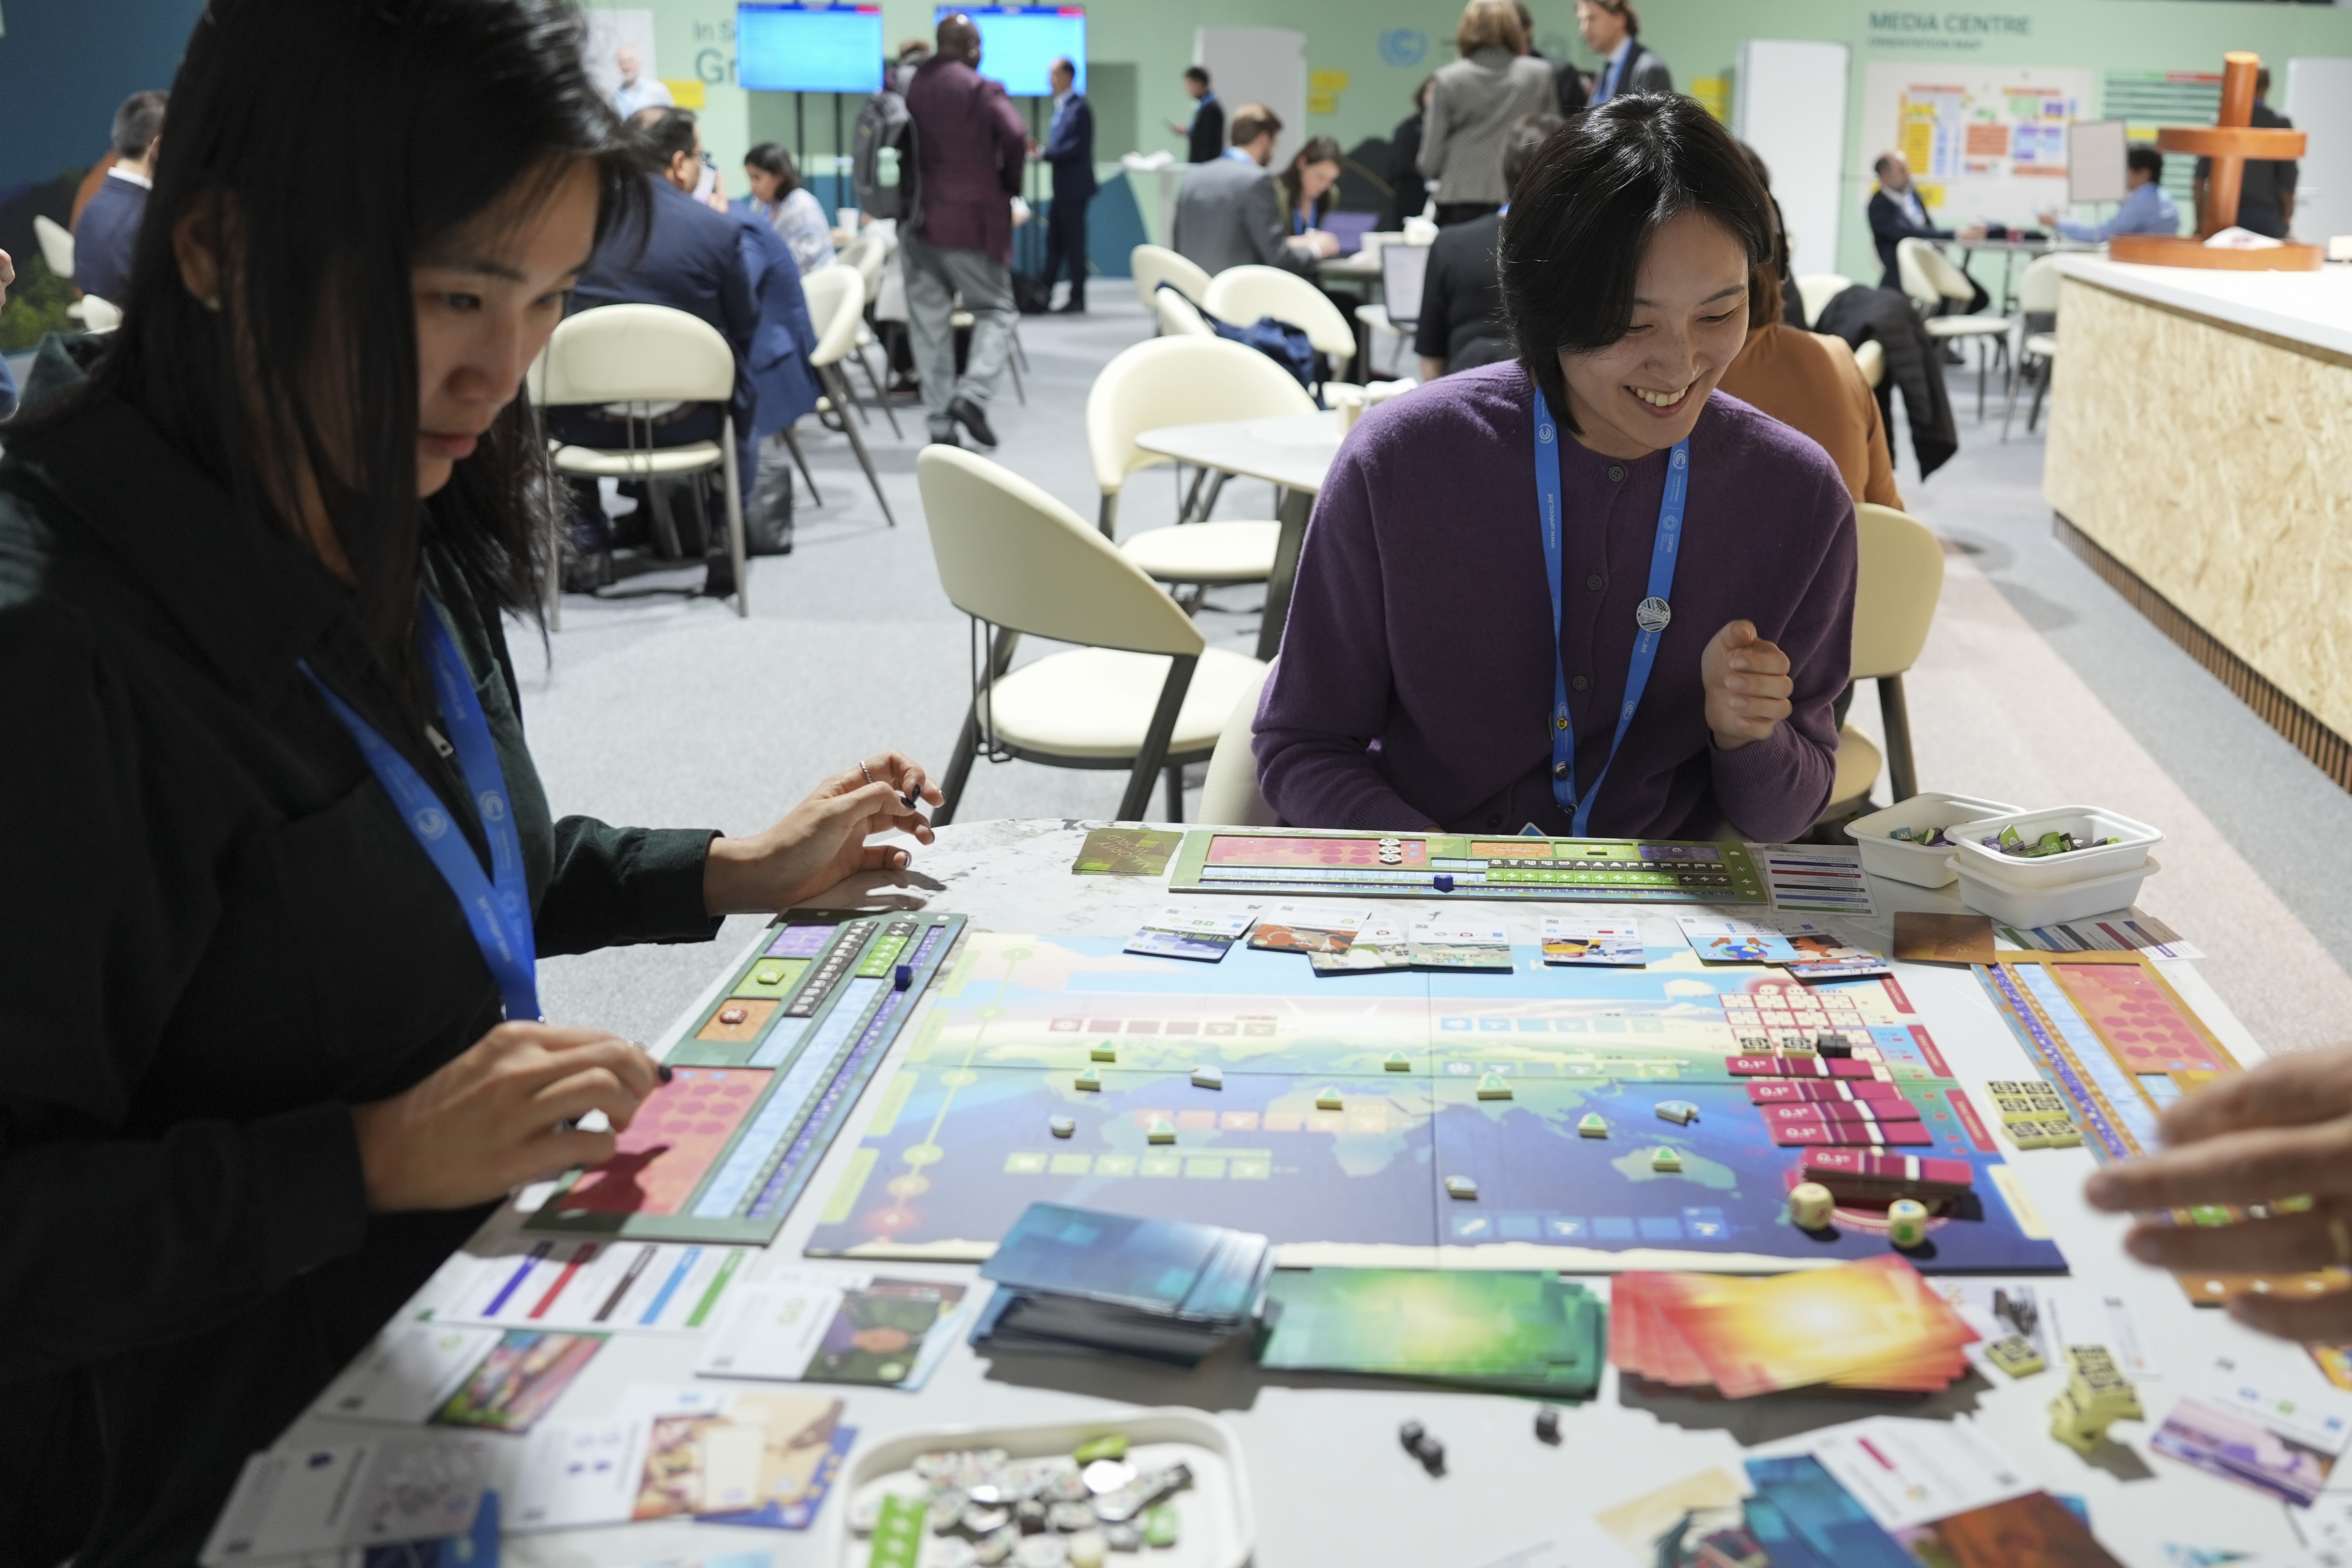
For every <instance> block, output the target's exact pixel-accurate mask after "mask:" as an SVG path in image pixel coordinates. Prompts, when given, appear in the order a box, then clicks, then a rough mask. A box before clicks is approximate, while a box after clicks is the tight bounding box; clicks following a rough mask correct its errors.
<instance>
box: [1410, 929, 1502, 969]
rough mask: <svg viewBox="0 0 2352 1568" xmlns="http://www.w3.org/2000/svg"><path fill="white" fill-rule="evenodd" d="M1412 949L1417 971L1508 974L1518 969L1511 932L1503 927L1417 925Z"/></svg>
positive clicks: (1412, 940) (1411, 943)
mask: <svg viewBox="0 0 2352 1568" xmlns="http://www.w3.org/2000/svg"><path fill="white" fill-rule="evenodd" d="M1410 947H1411V950H1412V967H1414V968H1416V969H1488V970H1495V971H1497V972H1500V973H1503V974H1508V973H1510V971H1511V970H1512V969H1513V968H1514V967H1517V966H1516V965H1515V964H1514V963H1513V961H1512V958H1511V933H1510V931H1509V930H1508V929H1507V927H1505V926H1501V925H1464V924H1461V923H1459V922H1455V921H1446V922H1442V923H1440V922H1427V923H1420V922H1417V923H1415V924H1414V925H1413V927H1412V936H1411V938H1410Z"/></svg>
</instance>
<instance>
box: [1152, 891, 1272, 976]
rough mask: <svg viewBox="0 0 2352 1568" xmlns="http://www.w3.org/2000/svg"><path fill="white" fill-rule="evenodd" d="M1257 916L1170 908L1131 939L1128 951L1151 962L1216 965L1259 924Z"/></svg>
mask: <svg viewBox="0 0 2352 1568" xmlns="http://www.w3.org/2000/svg"><path fill="white" fill-rule="evenodd" d="M1256 922H1257V916H1256V915H1255V914H1243V915H1214V914H1204V913H1202V912H1201V911H1199V910H1197V909H1187V908H1185V907H1183V906H1182V905H1181V904H1170V905H1169V906H1168V907H1167V908H1165V909H1162V910H1161V911H1160V913H1159V914H1157V915H1153V916H1152V917H1151V918H1150V920H1147V921H1145V922H1144V923H1143V928H1142V929H1141V930H1139V931H1138V932H1137V933H1136V934H1135V935H1134V936H1131V937H1129V939H1128V944H1127V950H1128V951H1129V952H1130V953H1135V954H1139V955H1141V956H1144V957H1147V958H1190V959H1192V960H1193V961H1194V962H1195V963H1202V964H1213V963H1216V962H1217V961H1219V960H1220V959H1222V958H1223V957H1224V956H1225V955H1226V953H1228V952H1229V951H1231V950H1232V948H1233V945H1234V943H1235V942H1237V941H1239V940H1241V938H1242V937H1243V936H1244V935H1245V934H1247V932H1248V931H1249V928H1250V927H1251V926H1252V925H1255V924H1256Z"/></svg>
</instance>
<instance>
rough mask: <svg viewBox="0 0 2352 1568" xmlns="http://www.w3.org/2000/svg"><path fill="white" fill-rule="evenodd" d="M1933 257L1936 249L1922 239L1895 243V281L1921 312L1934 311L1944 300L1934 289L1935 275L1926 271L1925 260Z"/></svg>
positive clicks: (1941, 293) (1939, 290)
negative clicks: (1901, 286)
mask: <svg viewBox="0 0 2352 1568" xmlns="http://www.w3.org/2000/svg"><path fill="white" fill-rule="evenodd" d="M1935 255H1936V247H1935V246H1932V245H1929V244H1928V243H1927V241H1926V240H1923V239H1899V240H1896V241H1895V281H1897V282H1898V283H1900V284H1902V285H1903V293H1904V295H1905V297H1906V298H1908V299H1909V300H1910V301H1911V303H1912V304H1914V305H1916V306H1917V307H1918V308H1920V309H1922V310H1932V309H1934V308H1936V306H1937V304H1938V303H1939V302H1940V301H1941V300H1942V299H1943V298H1944V295H1943V291H1942V290H1941V289H1939V288H1937V287H1936V275H1935V274H1934V273H1932V272H1930V271H1928V270H1927V260H1926V258H1927V256H1935ZM1938 259H1941V258H1940V257H1939V258H1938Z"/></svg>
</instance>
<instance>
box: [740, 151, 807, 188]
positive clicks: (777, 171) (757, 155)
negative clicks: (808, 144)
mask: <svg viewBox="0 0 2352 1568" xmlns="http://www.w3.org/2000/svg"><path fill="white" fill-rule="evenodd" d="M743 167H745V168H746V169H757V170H759V171H760V172H761V173H763V174H773V175H774V176H775V177H776V200H777V201H779V202H781V201H782V200H783V199H784V198H785V197H786V196H789V195H791V194H792V193H793V192H794V191H797V190H799V189H800V188H801V172H800V168H799V166H798V165H797V164H795V163H793V155H792V154H791V153H789V152H785V151H784V150H783V149H782V147H779V146H777V145H776V144H775V143H774V142H772V141H762V142H761V143H760V144H759V145H758V146H757V147H754V148H752V149H751V151H750V152H746V153H744V154H743Z"/></svg>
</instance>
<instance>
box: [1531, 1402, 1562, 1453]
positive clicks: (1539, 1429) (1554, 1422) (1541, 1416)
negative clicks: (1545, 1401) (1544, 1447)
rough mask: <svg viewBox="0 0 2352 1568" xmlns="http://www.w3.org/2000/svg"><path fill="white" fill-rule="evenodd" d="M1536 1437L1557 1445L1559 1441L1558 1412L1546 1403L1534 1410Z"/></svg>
mask: <svg viewBox="0 0 2352 1568" xmlns="http://www.w3.org/2000/svg"><path fill="white" fill-rule="evenodd" d="M1536 1439H1537V1441H1538V1442H1544V1443H1550V1444H1552V1445H1554V1446H1555V1447H1557V1446H1558V1445H1559V1411H1557V1410H1555V1409H1553V1408H1552V1407H1551V1406H1549V1405H1547V1406H1544V1407H1543V1408H1542V1409H1540V1410H1538V1411H1537V1412H1536Z"/></svg>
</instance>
